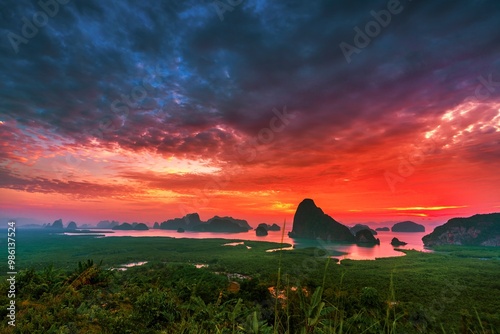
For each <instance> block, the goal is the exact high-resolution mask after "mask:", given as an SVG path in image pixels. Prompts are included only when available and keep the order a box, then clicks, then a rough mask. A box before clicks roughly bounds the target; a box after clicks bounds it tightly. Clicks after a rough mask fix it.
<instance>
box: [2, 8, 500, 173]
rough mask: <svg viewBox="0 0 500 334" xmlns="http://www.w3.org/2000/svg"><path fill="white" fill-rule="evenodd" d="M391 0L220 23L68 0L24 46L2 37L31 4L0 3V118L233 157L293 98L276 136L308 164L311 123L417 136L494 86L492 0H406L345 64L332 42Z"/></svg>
mask: <svg viewBox="0 0 500 334" xmlns="http://www.w3.org/2000/svg"><path fill="white" fill-rule="evenodd" d="M387 3H388V2H387V1H375V2H370V3H365V2H363V3H356V4H354V2H349V3H346V2H336V1H318V2H312V3H309V2H304V1H287V2H280V3H277V2H271V1H244V2H243V3H242V4H241V5H239V6H236V7H235V8H234V10H233V11H227V12H225V13H224V16H223V21H221V20H220V18H219V17H218V15H217V12H216V10H215V8H214V7H213V5H212V3H211V2H209V1H205V2H204V1H184V2H173V1H166V2H159V3H158V2H148V3H139V2H136V1H113V2H111V1H106V2H102V1H70V2H69V3H68V4H66V5H59V11H58V13H57V15H55V16H54V17H50V18H48V22H47V24H46V25H45V26H43V27H41V28H39V29H38V30H39V31H38V33H37V34H36V36H34V37H33V38H30V39H29V41H28V43H27V44H20V45H19V52H18V53H16V52H15V51H14V49H13V47H12V43H11V42H10V40H9V38H8V37H7V36H8V34H9V33H16V34H20V35H22V28H23V18H27V19H28V20H32V17H33V14H34V13H36V12H38V11H41V8H40V6H39V5H38V4H37V1H16V2H15V3H12V4H4V5H3V7H2V11H1V14H0V15H1V18H2V20H1V21H0V32H1V37H2V40H1V41H2V43H1V54H0V79H1V80H0V81H1V83H0V85H1V91H0V99H1V100H0V113H1V114H0V117H2V119H0V120H12V119H15V120H16V121H17V123H18V124H20V125H22V126H27V127H30V128H32V129H34V130H36V129H44V130H49V131H52V132H54V133H56V134H58V135H61V136H63V137H65V138H68V139H69V140H74V141H75V142H77V143H80V144H83V145H85V144H86V143H89V142H90V141H91V140H92V139H95V138H97V139H98V140H99V142H100V145H103V146H106V145H111V144H113V143H118V144H119V145H120V146H122V147H124V148H127V149H132V150H140V149H150V150H153V151H157V152H159V153H162V154H165V155H177V156H188V157H197V156H198V157H203V158H214V157H218V158H220V159H231V158H230V154H232V153H231V152H232V150H233V148H232V147H233V146H234V145H235V143H236V142H237V141H238V136H241V135H246V136H256V135H257V134H258V132H259V131H260V130H261V129H263V128H265V127H268V125H269V121H270V119H271V118H272V117H273V113H272V109H273V108H281V107H282V106H283V105H287V106H288V110H291V111H293V112H294V113H295V114H296V115H297V116H298V117H297V118H296V122H295V123H294V124H291V125H290V126H289V127H288V128H287V131H284V132H283V133H282V134H280V135H281V136H282V137H281V140H287V141H288V143H289V146H288V147H289V148H288V149H289V150H293V149H295V148H297V149H299V148H300V147H302V146H303V142H306V143H311V145H307V146H308V148H309V149H310V150H313V151H314V150H316V151H317V152H318V154H319V155H318V156H317V157H316V158H314V157H313V158H311V160H313V161H314V160H321V159H322V158H323V157H322V155H321V154H320V153H321V152H322V151H324V150H325V147H328V146H327V145H328V144H324V143H323V142H327V141H325V140H324V139H323V138H322V136H320V134H323V133H329V134H330V133H333V134H344V135H345V136H349V135H350V136H351V139H350V142H349V143H346V144H344V145H343V148H344V149H347V148H348V147H359V146H362V145H364V144H365V143H367V142H370V143H372V142H373V141H374V140H375V139H376V138H373V136H371V137H370V136H366V135H363V133H364V132H367V131H368V132H370V133H371V134H376V133H382V134H386V135H388V136H393V137H391V138H394V139H397V138H398V136H411V131H415V133H418V132H421V131H423V130H426V129H428V127H429V124H435V123H436V119H439V117H440V116H441V115H442V114H443V113H444V112H445V111H446V109H448V108H451V107H453V106H455V105H457V104H458V103H460V102H462V101H463V100H464V99H465V98H466V97H468V96H470V95H471V94H473V93H474V89H475V88H476V86H477V84H478V81H477V77H478V76H480V75H484V76H487V75H488V74H493V76H494V79H495V80H496V81H500V62H499V61H498V58H497V55H498V52H499V51H500V43H499V41H500V40H499V34H498V31H500V29H499V28H500V21H499V20H498V15H499V14H500V4H499V3H498V2H497V1H442V2H439V3H438V2H433V1H412V2H408V1H401V6H402V7H403V10H402V11H401V13H400V14H397V15H393V16H392V18H391V23H390V24H389V25H388V26H387V27H383V28H382V29H381V32H380V34H379V35H377V36H376V37H374V38H373V40H372V41H371V42H370V44H369V45H368V46H367V47H365V48H362V49H361V52H360V53H357V54H353V55H352V61H351V63H349V64H348V63H347V62H346V59H345V57H344V55H343V53H342V51H341V49H340V48H339V44H340V43H341V42H346V43H349V44H351V45H354V37H355V31H354V30H353V29H354V27H356V26H358V27H359V28H360V29H364V27H365V24H366V23H367V22H369V21H370V20H373V17H372V16H371V14H370V11H372V10H374V11H376V12H377V11H380V10H383V9H386V8H387ZM497 90H499V92H497V93H496V95H495V94H492V95H491V97H490V100H498V99H499V98H500V94H499V93H500V88H497ZM396 113H400V114H403V115H405V114H406V115H410V116H411V117H410V118H409V120H408V121H407V122H406V123H403V124H402V123H401V122H399V121H393V120H391V118H394V115H395V114H396ZM354 126H356V127H357V129H356V128H354V129H353V127H354ZM401 127H403V128H404V129H405V130H407V131H403V133H402V132H401V131H398V129H400V128H401ZM361 129H362V130H361ZM358 135H359V136H358ZM358 139H359V142H356V141H357V140H358ZM379 140H381V139H380V138H379ZM312 142H314V145H313V144H312ZM280 149H282V150H283V149H284V148H283V147H282V146H281V147H280ZM277 154H278V153H277ZM291 155H292V154H291ZM283 163H286V161H284V162H283Z"/></svg>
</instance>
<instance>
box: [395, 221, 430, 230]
mask: <svg viewBox="0 0 500 334" xmlns="http://www.w3.org/2000/svg"><path fill="white" fill-rule="evenodd" d="M391 231H392V232H425V226H424V225H420V224H417V223H414V222H412V221H404V222H401V223H396V224H394V225H393V226H392V228H391Z"/></svg>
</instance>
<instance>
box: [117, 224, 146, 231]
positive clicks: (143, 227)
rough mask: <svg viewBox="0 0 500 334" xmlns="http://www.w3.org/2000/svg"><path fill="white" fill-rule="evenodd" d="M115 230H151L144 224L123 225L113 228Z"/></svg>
mask: <svg viewBox="0 0 500 334" xmlns="http://www.w3.org/2000/svg"><path fill="white" fill-rule="evenodd" d="M113 230H138V231H145V230H149V227H148V226H147V225H146V224H144V223H132V224H129V223H123V224H121V225H117V226H113Z"/></svg>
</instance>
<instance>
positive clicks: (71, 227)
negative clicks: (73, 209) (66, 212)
mask: <svg viewBox="0 0 500 334" xmlns="http://www.w3.org/2000/svg"><path fill="white" fill-rule="evenodd" d="M77 228H78V226H77V225H76V223H75V222H74V221H70V222H69V224H68V226H67V227H66V229H67V230H70V231H74V230H76V229H77Z"/></svg>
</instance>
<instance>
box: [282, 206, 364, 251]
mask: <svg viewBox="0 0 500 334" xmlns="http://www.w3.org/2000/svg"><path fill="white" fill-rule="evenodd" d="M289 236H290V237H291V238H304V239H316V238H320V239H323V240H327V241H344V242H355V241H356V240H355V237H354V235H352V233H351V231H350V230H349V228H348V227H347V226H345V225H342V224H341V223H339V222H337V221H336V220H335V219H333V218H332V217H330V216H329V215H327V214H325V213H324V212H323V210H321V208H319V207H318V206H316V204H315V203H314V201H313V200H312V199H310V198H306V199H304V200H303V201H302V202H301V203H300V204H299V206H298V207H297V211H295V215H294V217H293V228H292V231H291V232H290V233H289Z"/></svg>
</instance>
